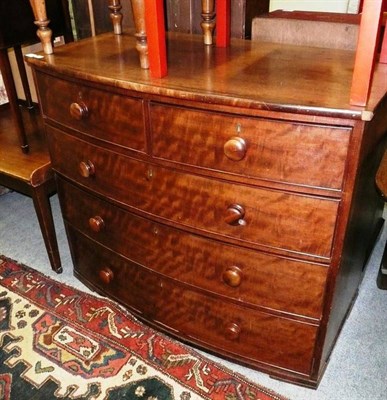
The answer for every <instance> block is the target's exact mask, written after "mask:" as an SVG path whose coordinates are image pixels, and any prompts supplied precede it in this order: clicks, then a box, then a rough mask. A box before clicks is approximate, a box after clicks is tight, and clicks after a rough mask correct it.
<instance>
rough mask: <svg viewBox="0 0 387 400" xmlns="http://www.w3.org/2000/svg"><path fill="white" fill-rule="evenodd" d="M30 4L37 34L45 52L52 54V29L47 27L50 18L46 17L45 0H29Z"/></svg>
mask: <svg viewBox="0 0 387 400" xmlns="http://www.w3.org/2000/svg"><path fill="white" fill-rule="evenodd" d="M30 4H31V7H32V10H33V12H34V16H35V25H36V26H37V27H38V31H37V32H36V34H37V35H38V37H39V39H40V41H41V43H42V46H43V51H44V53H45V54H52V53H53V52H54V51H53V47H52V31H51V29H50V28H49V27H48V24H49V23H50V20H49V19H47V11H46V2H45V0H30Z"/></svg>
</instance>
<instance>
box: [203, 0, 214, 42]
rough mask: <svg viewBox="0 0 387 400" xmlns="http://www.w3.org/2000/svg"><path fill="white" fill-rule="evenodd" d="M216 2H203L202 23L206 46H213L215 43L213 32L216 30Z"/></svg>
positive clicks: (206, 0) (207, 0)
mask: <svg viewBox="0 0 387 400" xmlns="http://www.w3.org/2000/svg"><path fill="white" fill-rule="evenodd" d="M214 6H215V1H214V0H202V23H201V24H200V25H201V27H202V30H203V36H204V44H208V45H211V44H212V43H213V32H214V29H215V9H214Z"/></svg>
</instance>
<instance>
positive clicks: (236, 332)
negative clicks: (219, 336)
mask: <svg viewBox="0 0 387 400" xmlns="http://www.w3.org/2000/svg"><path fill="white" fill-rule="evenodd" d="M240 334H241V328H240V326H239V325H238V324H236V323H234V322H231V323H230V324H228V325H227V326H226V330H225V336H226V338H227V339H229V340H236V339H238V338H239V336H240Z"/></svg>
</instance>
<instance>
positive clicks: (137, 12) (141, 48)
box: [131, 0, 149, 69]
mask: <svg viewBox="0 0 387 400" xmlns="http://www.w3.org/2000/svg"><path fill="white" fill-rule="evenodd" d="M131 3H132V12H133V19H134V26H135V29H136V34H135V36H136V39H137V43H136V49H137V51H138V54H139V57H140V65H141V68H144V69H148V68H149V57H148V43H147V38H146V28H145V2H144V0H131Z"/></svg>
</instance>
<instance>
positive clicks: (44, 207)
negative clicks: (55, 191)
mask: <svg viewBox="0 0 387 400" xmlns="http://www.w3.org/2000/svg"><path fill="white" fill-rule="evenodd" d="M32 199H33V202H34V207H35V212H36V215H37V217H38V221H39V225H40V230H41V231H42V235H43V239H44V243H45V245H46V249H47V254H48V258H49V260H50V264H51V268H52V269H53V271H55V272H57V273H61V272H62V264H61V261H60V255H59V249H58V242H57V239H56V233H55V225H54V220H53V217H52V210H51V204H50V199H49V194H48V191H47V189H46V183H43V184H41V185H39V186H35V187H33V188H32Z"/></svg>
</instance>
